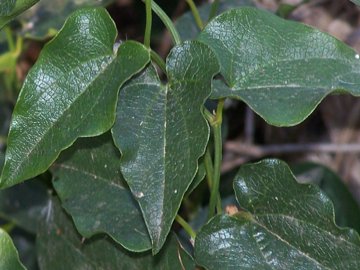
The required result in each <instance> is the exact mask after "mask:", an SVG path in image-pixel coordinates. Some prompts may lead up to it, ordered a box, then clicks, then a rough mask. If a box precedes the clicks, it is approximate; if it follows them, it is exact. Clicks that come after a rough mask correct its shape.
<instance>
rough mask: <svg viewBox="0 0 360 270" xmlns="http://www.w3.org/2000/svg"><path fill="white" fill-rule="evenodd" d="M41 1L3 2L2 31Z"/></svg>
mask: <svg viewBox="0 0 360 270" xmlns="http://www.w3.org/2000/svg"><path fill="white" fill-rule="evenodd" d="M37 2H39V0H1V2H0V30H1V28H3V27H4V26H5V25H6V24H7V23H9V22H10V21H11V20H13V19H14V18H15V17H16V16H18V15H19V14H21V13H23V12H24V11H25V10H27V9H29V8H30V7H32V6H33V5H35V4H36V3H37Z"/></svg>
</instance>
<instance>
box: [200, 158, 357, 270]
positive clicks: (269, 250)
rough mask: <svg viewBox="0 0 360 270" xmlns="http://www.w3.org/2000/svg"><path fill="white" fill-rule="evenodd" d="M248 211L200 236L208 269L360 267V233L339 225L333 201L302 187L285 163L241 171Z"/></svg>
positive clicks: (241, 198)
mask: <svg viewBox="0 0 360 270" xmlns="http://www.w3.org/2000/svg"><path fill="white" fill-rule="evenodd" d="M234 189H235V194H236V197H237V200H238V202H239V204H240V206H241V207H242V208H244V209H246V211H248V212H239V213H237V214H235V215H234V216H226V215H222V216H216V217H215V218H214V219H212V220H211V221H210V223H208V224H207V225H205V226H204V227H203V229H202V230H201V231H200V232H199V233H198V235H197V238H196V242H195V258H196V260H197V262H198V263H199V264H200V265H202V266H204V267H206V268H207V269H209V270H210V269H220V268H223V269H224V268H225V269H287V270H288V269H289V270H290V269H294V270H295V269H296V270H298V269H304V270H305V269H339V270H340V269H341V270H345V269H349V270H352V269H360V259H359V258H360V239H359V235H358V234H357V233H356V232H355V231H354V230H350V229H340V228H339V227H337V226H336V225H335V223H334V208H333V205H332V203H331V202H330V200H329V199H328V198H327V197H326V196H325V195H324V193H322V192H321V191H320V189H319V188H318V187H316V186H313V185H305V184H299V183H297V182H296V179H295V177H294V176H293V174H292V173H291V171H290V169H289V167H288V166H287V165H286V164H285V163H283V162H281V161H279V160H264V161H261V162H259V163H255V164H248V165H244V166H242V167H241V169H240V170H239V172H238V174H237V176H236V177H235V181H234Z"/></svg>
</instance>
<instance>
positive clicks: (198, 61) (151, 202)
mask: <svg viewBox="0 0 360 270" xmlns="http://www.w3.org/2000/svg"><path fill="white" fill-rule="evenodd" d="M166 65H167V73H168V77H169V78H168V79H169V82H168V84H167V85H163V84H162V83H161V81H160V79H159V77H158V76H157V74H156V71H155V69H154V68H153V67H152V66H150V67H149V68H148V69H147V70H146V71H145V72H143V73H142V74H141V75H140V76H138V77H137V78H135V79H133V80H131V81H130V82H129V83H128V84H127V85H126V86H125V87H124V88H123V89H121V91H120V97H119V104H118V107H117V108H118V109H117V117H116V122H115V125H114V127H113V129H112V133H113V137H114V141H115V143H116V145H117V146H118V148H119V149H120V151H121V153H122V157H121V165H120V166H121V171H122V173H123V175H124V178H125V180H126V182H127V183H128V185H129V187H130V189H131V191H132V192H133V194H134V195H135V197H136V199H137V200H138V202H139V204H140V208H141V209H142V212H143V216H144V219H145V222H146V225H147V228H148V230H149V232H150V237H151V240H152V244H153V252H154V253H157V252H159V250H160V249H161V247H162V245H163V244H164V242H165V240H166V236H167V235H168V233H169V231H170V228H171V225H172V223H173V221H174V219H175V216H176V214H177V211H178V209H179V207H180V204H181V201H182V199H183V196H184V194H185V192H186V190H187V189H188V187H189V186H190V184H191V182H192V180H193V179H194V176H195V174H196V172H197V167H198V159H199V158H200V157H201V156H202V155H203V154H204V152H205V147H206V145H207V142H208V138H209V127H208V125H207V122H206V120H205V119H204V117H203V115H202V113H201V107H202V105H203V104H204V102H205V100H206V99H207V97H208V96H209V95H210V91H211V79H212V77H213V76H214V74H216V73H217V72H218V69H219V67H218V63H217V61H216V57H215V55H214V53H213V52H212V51H211V50H210V49H209V48H208V47H207V46H206V45H204V44H201V43H199V42H197V41H193V42H186V43H183V44H182V45H179V46H176V47H175V48H174V49H173V50H172V51H171V53H170V55H169V56H168V59H167V64H166Z"/></svg>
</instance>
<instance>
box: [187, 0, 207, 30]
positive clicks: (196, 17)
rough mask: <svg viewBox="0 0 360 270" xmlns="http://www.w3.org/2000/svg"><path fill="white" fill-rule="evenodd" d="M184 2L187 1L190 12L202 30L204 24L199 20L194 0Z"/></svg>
mask: <svg viewBox="0 0 360 270" xmlns="http://www.w3.org/2000/svg"><path fill="white" fill-rule="evenodd" d="M186 2H187V3H188V5H189V7H190V9H191V12H192V14H193V16H194V19H195V23H196V25H197V26H198V27H199V29H200V30H203V28H204V24H203V22H202V20H201V17H200V13H199V10H198V9H197V7H196V5H195V3H194V1H193V0H186Z"/></svg>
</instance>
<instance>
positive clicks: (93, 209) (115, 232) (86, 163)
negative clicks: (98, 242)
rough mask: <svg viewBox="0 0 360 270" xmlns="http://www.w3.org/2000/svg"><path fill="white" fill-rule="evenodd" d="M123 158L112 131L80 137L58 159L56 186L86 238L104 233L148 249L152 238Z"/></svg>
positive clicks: (129, 245) (129, 246)
mask: <svg viewBox="0 0 360 270" xmlns="http://www.w3.org/2000/svg"><path fill="white" fill-rule="evenodd" d="M119 160H120V156H119V154H118V151H117V149H116V148H115V146H114V145H113V143H112V139H111V136H109V134H105V135H103V136H100V137H95V138H86V139H79V140H78V141H77V142H76V143H75V145H73V146H72V147H71V148H70V149H68V150H67V151H65V152H63V154H61V156H60V158H59V160H57V161H56V162H55V164H54V166H53V168H52V172H53V175H54V181H53V183H54V187H55V189H56V191H57V194H58V195H59V196H60V199H61V200H62V202H63V203H62V206H63V207H64V208H65V209H66V211H67V212H68V213H69V214H70V215H71V216H72V217H73V220H74V222H75V225H76V228H77V229H78V231H79V232H80V233H81V234H82V235H83V236H84V237H90V236H92V235H94V234H96V233H99V232H104V233H107V234H108V235H110V236H111V237H112V238H113V239H114V240H115V241H116V242H118V243H120V244H121V245H123V246H124V247H125V248H127V249H129V250H133V251H144V250H148V249H150V248H151V242H150V237H149V234H148V231H147V229H146V226H145V222H144V220H143V218H142V215H141V211H140V209H139V206H138V204H137V202H136V201H135V200H134V199H133V197H132V194H131V192H130V190H129V189H128V188H127V187H126V184H125V182H124V180H123V178H122V176H121V173H120V166H119Z"/></svg>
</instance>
